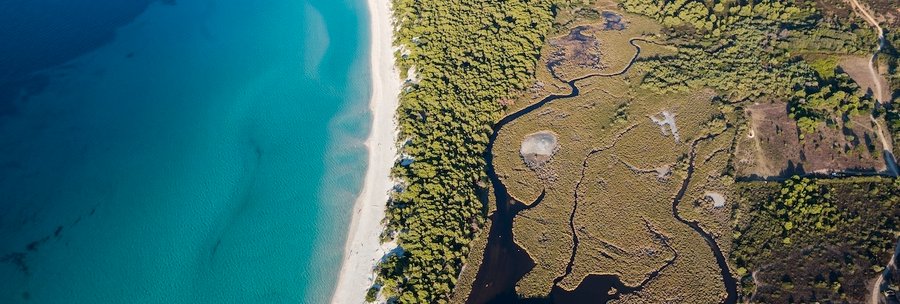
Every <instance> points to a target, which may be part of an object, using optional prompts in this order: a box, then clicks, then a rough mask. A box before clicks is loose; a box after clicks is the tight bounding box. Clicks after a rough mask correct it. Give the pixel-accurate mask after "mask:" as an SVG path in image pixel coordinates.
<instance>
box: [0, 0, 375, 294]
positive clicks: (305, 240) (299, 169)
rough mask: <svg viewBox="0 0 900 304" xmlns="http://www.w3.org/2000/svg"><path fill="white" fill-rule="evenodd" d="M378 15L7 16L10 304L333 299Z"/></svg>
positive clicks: (308, 10) (3, 6)
mask: <svg viewBox="0 0 900 304" xmlns="http://www.w3.org/2000/svg"><path fill="white" fill-rule="evenodd" d="M104 2H105V3H104ZM122 3H126V4H122ZM367 20H368V17H367V12H366V7H365V3H364V2H363V1H361V0H269V1H250V0H177V1H171V0H169V1H143V2H141V1H137V0H135V1H110V0H103V1H101V0H96V1H87V0H80V1H52V0H33V1H10V2H5V3H0V28H2V30H0V39H3V40H4V42H3V45H4V46H0V73H5V74H0V303H324V302H325V301H327V300H328V298H329V297H330V295H331V293H332V292H333V290H332V289H333V287H334V283H335V280H336V277H337V272H338V270H339V267H340V265H339V263H340V259H341V254H342V251H343V242H344V238H345V234H346V229H347V225H348V223H349V221H350V217H351V213H352V205H353V203H354V199H355V196H356V195H357V193H358V191H359V190H360V188H361V184H362V178H363V174H364V171H365V152H366V151H365V149H364V146H363V142H364V140H365V137H366V136H367V132H368V128H369V126H368V125H369V123H370V117H369V113H368V98H369V89H370V83H369V71H368V67H369V65H368V60H369V59H368V39H369V37H368V30H367V26H366V25H367V22H368V21H367ZM11 41H12V42H11Z"/></svg>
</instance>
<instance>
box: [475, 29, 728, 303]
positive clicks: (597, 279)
mask: <svg viewBox="0 0 900 304" xmlns="http://www.w3.org/2000/svg"><path fill="white" fill-rule="evenodd" d="M636 41H643V42H647V41H646V40H642V39H631V40H629V43H630V44H631V45H632V46H634V47H635V55H634V57H633V58H632V59H631V61H630V62H629V63H628V65H627V66H625V67H624V68H623V69H622V70H621V71H618V72H614V73H610V74H590V75H585V76H582V77H580V78H576V79H573V80H569V81H567V82H566V84H568V85H569V87H570V89H571V91H570V93H569V94H565V95H550V96H547V97H546V98H544V99H542V100H541V101H539V102H537V103H534V104H532V105H529V106H528V107H525V108H523V109H521V110H519V111H516V112H514V113H511V114H509V115H507V116H506V117H504V118H503V119H501V120H500V121H499V122H497V123H496V124H495V125H494V127H493V132H492V134H491V136H490V142H489V143H488V146H487V149H486V150H485V153H484V158H485V160H486V162H487V168H486V172H487V175H488V177H489V178H490V181H491V184H492V185H493V188H494V189H493V190H494V199H495V202H496V204H497V206H496V211H495V212H494V213H493V214H492V215H491V216H490V220H491V222H492V225H491V230H490V231H489V235H488V243H487V246H486V247H485V250H484V257H483V260H482V264H481V266H480V268H479V270H478V274H477V275H476V278H475V282H474V283H473V284H472V292H471V293H470V294H469V297H468V300H467V303H469V304H482V303H492V304H493V303H605V302H607V301H609V300H613V299H618V298H619V297H620V296H621V295H623V294H629V293H633V292H636V291H639V290H641V289H642V288H643V285H644V284H646V283H647V282H649V280H645V281H644V282H643V283H642V284H641V285H640V286H637V287H629V286H626V285H625V284H624V283H622V281H621V280H620V279H619V278H618V277H617V276H614V275H589V276H588V277H587V278H585V279H584V280H583V281H582V282H581V285H579V286H578V287H577V288H576V289H575V290H572V291H567V290H565V289H563V288H561V287H559V286H554V287H553V289H552V291H551V292H550V296H549V298H542V299H520V298H519V297H518V295H517V293H516V283H517V282H518V281H519V280H520V279H521V278H522V277H523V276H524V275H525V274H527V273H528V272H529V271H531V270H532V269H533V268H534V266H535V262H534V260H532V259H531V257H530V256H528V253H527V252H525V250H523V249H522V248H521V247H520V246H518V245H517V244H516V243H515V241H514V238H513V232H512V225H513V219H514V218H515V216H516V215H517V214H518V213H519V212H520V211H522V210H526V209H529V208H533V207H535V206H537V205H538V204H540V202H541V201H542V200H543V198H544V194H545V193H544V192H543V191H542V192H541V195H540V196H539V197H538V198H537V200H535V201H534V202H532V203H531V204H527V205H526V204H524V203H522V202H518V201H516V200H514V199H513V198H512V197H510V195H509V193H508V191H507V188H506V186H505V185H504V184H503V182H501V180H500V178H499V177H498V176H497V173H496V170H495V168H494V161H493V160H494V155H493V148H494V143H495V141H496V139H497V135H498V134H499V132H500V130H501V129H502V128H503V127H504V126H505V125H506V124H508V123H510V122H512V121H514V120H516V119H518V118H519V117H522V116H524V115H527V114H529V113H531V112H532V111H534V110H537V109H539V108H541V107H543V106H544V105H546V104H548V103H550V102H552V101H554V100H558V99H565V98H571V97H575V96H578V95H579V93H580V92H579V89H578V86H577V85H576V83H577V82H578V81H581V80H584V79H587V78H592V77H612V76H618V75H621V74H624V73H625V72H627V71H628V69H629V68H631V66H632V65H633V64H634V62H635V60H636V59H637V58H638V56H639V55H640V52H641V48H640V46H638V45H637V44H635V42H636ZM701 140H703V139H701ZM699 141H700V140H698V141H696V142H699ZM696 142H694V144H693V145H692V148H691V156H690V157H691V159H690V166H689V168H688V177H687V178H686V179H685V181H684V184H683V185H682V187H681V189H680V190H679V192H678V195H676V198H675V200H674V201H673V205H672V213H673V216H674V217H675V218H677V219H678V220H679V221H681V222H683V223H685V224H687V225H689V226H690V227H691V228H692V229H694V230H695V231H696V232H697V233H699V234H700V235H702V236H703V237H704V238H705V239H706V241H707V244H708V245H710V248H711V249H712V250H713V253H714V254H715V256H716V262H717V263H718V265H719V267H720V268H721V269H722V275H723V278H724V280H725V285H726V290H727V292H728V298H727V299H726V301H725V303H729V304H730V303H735V302H736V299H737V288H736V286H737V284H736V281H735V280H734V278H732V276H731V273H730V271H729V269H728V266H727V264H726V262H725V258H724V256H723V254H722V252H721V250H720V249H719V247H718V245H717V244H716V243H715V241H714V240H713V238H712V236H711V235H710V234H708V233H706V232H705V231H703V230H702V229H701V228H700V226H699V224H698V223H696V222H691V221H686V220H684V219H682V218H681V217H680V216H679V215H678V213H677V208H676V207H677V204H678V203H679V201H680V200H681V198H682V197H683V196H684V194H685V191H686V190H687V185H688V183H689V182H690V178H691V175H692V173H693V159H694V154H695V153H694V147H695V146H696ZM573 250H574V248H573ZM672 262H674V260H673V261H672ZM672 262H670V263H669V264H671V263H672ZM567 268H568V269H567V272H566V274H565V275H568V274H569V273H568V272H570V271H571V268H570V267H567ZM658 273H659V271H657V272H654V274H653V275H651V278H655V277H656V276H657V275H658ZM565 275H564V276H565Z"/></svg>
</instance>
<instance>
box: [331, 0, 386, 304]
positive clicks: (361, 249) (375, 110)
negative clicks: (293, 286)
mask: <svg viewBox="0 0 900 304" xmlns="http://www.w3.org/2000/svg"><path fill="white" fill-rule="evenodd" d="M367 2H368V6H369V19H370V35H371V51H370V52H371V61H372V62H371V69H372V99H371V101H370V102H369V108H370V109H371V111H372V129H371V131H370V132H371V133H370V134H369V138H368V140H367V141H366V147H367V148H368V149H369V159H368V168H367V169H366V178H365V184H364V185H363V189H362V192H361V193H360V195H359V197H358V198H357V200H356V203H355V205H354V207H353V220H352V222H351V224H350V230H349V233H348V235H347V243H346V244H345V246H344V260H343V263H342V266H341V273H340V275H339V277H338V282H337V287H336V288H335V292H334V296H332V298H331V303H334V304H345V303H363V302H365V295H366V291H367V290H368V289H369V287H371V286H372V281H373V279H374V277H373V272H372V271H373V268H374V266H375V263H376V262H377V261H378V260H379V259H381V257H382V256H383V255H384V254H385V253H386V250H390V248H388V246H387V245H385V246H382V245H381V244H380V241H379V236H380V234H381V231H382V230H383V227H382V225H381V220H382V219H383V218H384V210H385V205H386V203H387V199H388V193H389V191H390V189H391V188H392V187H393V183H392V181H391V179H390V176H389V175H390V170H391V166H392V165H393V163H394V161H395V159H396V157H397V149H396V135H397V126H396V122H395V120H394V113H395V112H396V110H397V104H398V100H397V98H398V94H399V93H400V85H401V81H400V74H399V73H398V72H397V69H396V68H395V67H394V54H393V46H392V41H393V26H392V25H391V15H392V14H391V10H390V1H389V0H367Z"/></svg>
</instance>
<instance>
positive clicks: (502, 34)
mask: <svg viewBox="0 0 900 304" xmlns="http://www.w3.org/2000/svg"><path fill="white" fill-rule="evenodd" d="M551 5H552V3H551V1H550V0H508V1H475V0H454V1H440V2H439V1H415V0H394V1H393V9H394V18H395V22H396V26H397V29H396V36H395V39H396V40H395V44H396V45H398V46H399V47H400V51H399V52H398V54H396V55H397V65H398V67H399V68H400V69H401V71H407V70H410V69H411V70H413V71H415V72H414V73H412V74H411V75H410V76H412V77H414V79H412V80H411V81H409V82H408V83H407V84H406V86H405V87H404V90H403V93H402V94H401V96H400V107H399V109H398V114H397V120H398V122H399V126H400V135H399V138H401V139H402V141H403V142H402V144H401V150H400V152H401V153H403V154H404V155H406V156H407V157H408V158H409V159H412V160H413V162H412V163H411V164H408V165H407V166H404V165H403V164H400V163H398V164H397V165H396V166H395V167H394V170H393V175H394V176H395V177H396V178H397V179H398V180H400V181H401V184H402V190H399V191H397V192H396V193H394V194H393V195H392V198H391V200H390V202H389V203H388V210H387V215H386V216H387V218H386V221H387V223H386V224H387V229H386V231H385V238H396V239H397V241H398V243H399V245H400V247H401V248H402V249H403V250H402V253H399V254H396V255H394V256H390V257H388V258H386V259H385V261H384V262H382V263H381V265H380V266H379V270H378V279H377V282H376V285H375V286H374V287H373V289H372V290H370V293H369V298H370V300H371V299H372V298H374V297H375V295H376V294H377V293H378V290H379V289H380V292H381V293H382V295H383V296H385V297H386V298H389V299H391V298H393V299H395V300H396V301H397V302H399V303H445V302H447V301H448V297H449V295H450V292H451V290H452V288H453V287H454V285H455V283H456V279H457V275H458V274H459V271H460V267H462V265H463V263H464V262H465V261H464V259H465V257H466V255H467V254H468V247H469V243H470V241H471V240H472V239H473V237H474V234H475V233H476V232H477V231H478V230H479V227H480V226H481V225H482V224H483V223H484V219H485V209H484V204H483V203H482V201H481V200H480V199H479V193H483V192H484V191H486V189H487V187H488V186H489V185H488V182H487V178H486V176H485V173H484V167H485V160H484V158H483V157H482V156H483V152H484V150H485V148H486V146H487V144H488V136H489V135H490V134H491V126H492V125H493V123H494V122H495V121H497V120H498V119H499V117H500V115H501V114H502V110H503V108H502V105H501V103H499V102H498V101H499V100H502V99H505V98H508V97H509V96H511V94H513V92H516V91H519V90H522V89H524V88H525V86H526V85H527V84H528V80H529V79H531V77H532V76H533V74H534V73H533V70H534V66H535V62H536V60H537V57H538V54H539V47H540V45H541V44H542V43H543V41H544V35H545V34H546V32H547V31H548V30H549V29H550V26H551V21H552V11H551Z"/></svg>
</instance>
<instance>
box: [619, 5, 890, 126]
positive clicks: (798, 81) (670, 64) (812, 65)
mask: <svg viewBox="0 0 900 304" xmlns="http://www.w3.org/2000/svg"><path fill="white" fill-rule="evenodd" d="M622 5H623V7H624V9H625V10H627V11H629V12H632V13H637V14H642V15H646V16H649V17H652V18H654V19H656V20H657V21H658V22H660V23H661V24H663V25H664V26H666V27H667V29H668V40H669V42H670V43H671V44H673V45H675V46H677V47H678V52H677V53H676V54H675V55H670V56H662V57H656V58H650V59H648V60H647V62H648V63H649V64H648V73H647V74H646V76H645V78H644V79H643V85H644V86H645V87H647V88H649V89H652V90H655V91H657V92H660V93H665V92H672V91H688V90H694V89H698V88H700V87H711V88H715V89H717V90H718V91H719V92H720V93H722V95H723V96H726V97H727V98H728V99H729V100H731V101H734V102H737V101H744V100H749V99H757V98H760V97H766V98H773V99H781V100H785V101H788V102H789V104H790V107H791V117H793V118H794V119H796V120H797V121H798V124H799V125H800V129H801V131H803V133H811V132H812V131H814V129H815V128H816V127H817V126H818V125H820V124H822V123H823V122H826V121H827V120H828V119H829V118H832V116H842V115H848V114H857V113H861V112H862V111H865V110H869V109H871V108H872V107H873V100H872V99H871V98H868V97H866V96H864V92H862V91H861V90H859V87H858V86H857V85H856V84H855V83H854V82H852V81H851V80H850V78H849V77H848V76H847V75H846V74H844V73H842V72H840V71H839V70H838V69H837V63H836V61H829V60H825V61H824V62H822V61H820V60H821V59H820V58H821V57H823V56H826V57H827V55H828V54H865V53H868V52H871V51H872V50H873V49H874V47H875V36H874V31H872V30H871V29H869V28H867V27H865V26H860V25H864V23H861V22H854V21H856V20H855V19H852V17H847V18H826V16H825V15H823V14H822V13H821V12H820V11H819V10H817V9H816V7H815V6H814V5H813V4H812V3H806V2H802V1H783V0H762V1H731V0H716V1H692V0H678V1H658V0H624V1H622ZM816 61H819V62H816ZM823 63H824V65H823ZM829 63H831V64H830V65H829Z"/></svg>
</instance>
